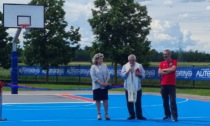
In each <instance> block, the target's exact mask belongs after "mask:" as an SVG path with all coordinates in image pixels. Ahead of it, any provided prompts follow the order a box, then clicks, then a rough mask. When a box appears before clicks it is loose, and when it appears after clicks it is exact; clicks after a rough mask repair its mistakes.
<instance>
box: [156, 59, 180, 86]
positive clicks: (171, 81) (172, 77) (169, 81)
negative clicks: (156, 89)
mask: <svg viewBox="0 0 210 126" xmlns="http://www.w3.org/2000/svg"><path fill="white" fill-rule="evenodd" d="M172 66H176V67H177V61H176V60H174V59H171V60H169V61H162V62H161V63H160V66H159V68H160V69H165V68H170V67H172ZM160 84H161V85H176V70H175V71H173V72H171V73H169V74H164V75H161V83H160Z"/></svg>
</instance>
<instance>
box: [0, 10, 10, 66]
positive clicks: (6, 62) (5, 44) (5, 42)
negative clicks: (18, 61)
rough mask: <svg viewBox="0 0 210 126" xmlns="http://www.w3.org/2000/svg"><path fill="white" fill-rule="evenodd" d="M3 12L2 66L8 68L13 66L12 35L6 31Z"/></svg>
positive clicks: (0, 15) (0, 58)
mask: <svg viewBox="0 0 210 126" xmlns="http://www.w3.org/2000/svg"><path fill="white" fill-rule="evenodd" d="M2 19H3V14H2V12H0V66H1V67H3V68H5V69H8V68H10V66H11V60H10V56H11V50H12V43H11V41H12V37H10V36H9V34H8V33H7V32H6V30H7V29H6V28H4V27H3V23H2Z"/></svg>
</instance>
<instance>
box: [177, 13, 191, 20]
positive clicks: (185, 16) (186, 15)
mask: <svg viewBox="0 0 210 126" xmlns="http://www.w3.org/2000/svg"><path fill="white" fill-rule="evenodd" d="M187 17H189V13H184V14H180V15H179V18H181V19H183V18H187Z"/></svg>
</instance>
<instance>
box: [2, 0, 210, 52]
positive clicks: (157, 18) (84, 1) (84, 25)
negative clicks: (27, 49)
mask: <svg viewBox="0 0 210 126" xmlns="http://www.w3.org/2000/svg"><path fill="white" fill-rule="evenodd" d="M93 1H94V0H65V4H64V7H63V8H64V10H65V12H66V15H65V20H66V21H67V22H68V25H69V27H70V26H74V27H75V28H76V27H80V33H81V35H82V39H81V41H80V42H79V43H80V45H81V48H83V47H85V46H91V45H92V44H91V42H92V41H93V40H94V35H93V33H92V30H91V27H90V25H89V23H88V21H87V20H88V19H90V18H92V13H91V9H93V8H94V4H93ZM29 2H30V0H0V11H1V12H3V3H17V4H27V3H29ZM135 2H138V3H140V4H141V5H146V6H147V10H148V15H149V16H150V17H151V18H152V22H151V31H150V34H149V35H148V36H147V37H148V39H149V40H150V41H151V48H152V49H155V50H157V51H158V52H162V51H163V50H164V49H170V50H172V51H178V50H182V51H189V50H192V51H195V50H197V51H199V52H205V53H210V0H135ZM15 32H16V29H15V28H10V29H9V30H8V33H9V34H10V35H11V36H13V37H14V35H15ZM19 39H20V40H21V41H22V40H23V38H22V33H21V35H20V37H19Z"/></svg>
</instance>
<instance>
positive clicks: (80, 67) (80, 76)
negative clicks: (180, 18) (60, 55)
mask: <svg viewBox="0 0 210 126" xmlns="http://www.w3.org/2000/svg"><path fill="white" fill-rule="evenodd" d="M80 71H81V65H80V64H79V84H80V83H81V76H80Z"/></svg>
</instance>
